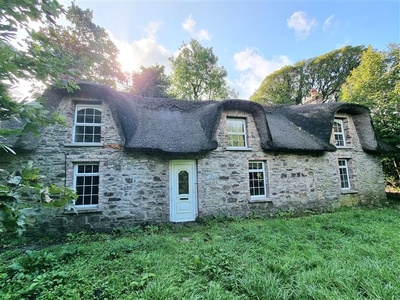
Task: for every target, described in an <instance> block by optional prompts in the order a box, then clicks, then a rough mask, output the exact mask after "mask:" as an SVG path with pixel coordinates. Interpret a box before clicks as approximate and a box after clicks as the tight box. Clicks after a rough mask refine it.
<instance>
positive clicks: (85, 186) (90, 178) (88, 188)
mask: <svg viewBox="0 0 400 300" xmlns="http://www.w3.org/2000/svg"><path fill="white" fill-rule="evenodd" d="M74 188H75V191H76V194H77V195H78V200H76V202H75V205H82V206H83V205H84V206H86V207H90V206H95V205H97V204H98V203H99V164H98V163H82V164H76V165H75V166H74Z"/></svg>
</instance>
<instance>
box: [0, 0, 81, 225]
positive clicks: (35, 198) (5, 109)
mask: <svg viewBox="0 0 400 300" xmlns="http://www.w3.org/2000/svg"><path fill="white" fill-rule="evenodd" d="M62 13H64V10H63V9H62V7H61V6H60V4H59V3H58V2H57V1H56V0H31V1H24V0H13V1H2V2H1V3H0V122H5V121H7V120H8V119H19V120H21V122H20V126H19V128H14V129H12V130H10V129H6V128H4V127H3V126H1V127H0V138H1V137H5V136H9V135H19V134H22V132H23V131H24V130H29V131H31V132H34V133H35V132H38V129H39V127H40V126H41V125H45V124H50V123H54V122H61V119H60V118H59V117H58V116H57V115H54V114H49V112H48V111H47V110H45V109H44V107H43V105H42V104H41V101H36V102H29V103H26V102H23V101H19V102H18V101H15V99H14V98H13V96H12V94H11V93H10V88H12V87H13V86H15V85H16V84H18V82H19V81H20V80H21V79H30V80H40V81H41V82H43V83H45V84H52V83H55V82H57V81H58V79H59V75H60V74H69V70H68V69H65V68H64V67H65V65H66V64H65V61H64V60H63V59H61V58H60V57H58V56H56V55H53V54H54V53H52V52H51V51H49V49H51V47H49V46H50V45H47V44H46V43H42V44H38V43H36V42H35V33H34V32H33V31H32V30H31V29H30V22H34V21H36V22H40V23H42V24H45V25H46V26H52V25H53V24H54V23H55V19H56V18H57V17H58V16H59V15H60V14H62ZM18 30H25V31H26V32H27V33H28V37H27V39H26V40H25V42H26V47H25V48H24V47H19V46H18V40H17V36H16V33H17V32H18ZM66 86H67V87H69V88H74V87H75V86H74V85H66ZM0 148H1V149H0V150H5V151H7V152H12V153H14V154H15V152H14V151H13V149H11V147H9V146H8V145H6V144H3V143H2V142H1V141H0ZM41 179H42V176H40V175H39V174H38V170H37V168H35V167H34V166H33V165H32V164H31V163H30V164H28V165H27V166H25V167H23V168H22V169H21V170H17V171H14V172H13V171H10V170H2V169H0V223H1V224H3V226H4V227H5V228H6V229H11V230H16V231H17V232H18V233H21V232H22V230H23V229H24V227H25V221H24V213H23V211H22V208H24V207H26V205H27V202H26V201H28V202H29V203H30V204H28V205H32V204H34V203H42V202H48V201H51V200H52V197H53V196H52V194H56V195H58V197H59V200H60V201H59V202H57V204H61V203H64V201H65V200H71V198H73V197H74V193H72V192H71V191H70V190H69V189H64V188H58V187H55V186H46V185H44V184H43V183H41V182H40V180H41ZM64 196H65V197H64ZM53 204H55V203H53ZM1 229H2V228H1V226H0V231H1Z"/></svg>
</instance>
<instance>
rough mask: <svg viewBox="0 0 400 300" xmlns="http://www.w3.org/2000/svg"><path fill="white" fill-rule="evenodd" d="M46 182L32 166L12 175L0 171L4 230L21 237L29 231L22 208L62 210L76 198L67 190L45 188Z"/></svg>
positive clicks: (0, 215) (0, 209)
mask: <svg viewBox="0 0 400 300" xmlns="http://www.w3.org/2000/svg"><path fill="white" fill-rule="evenodd" d="M43 179H44V176H41V175H40V174H39V170H38V169H37V168H34V167H33V163H32V162H29V163H28V164H27V165H26V166H23V167H22V169H21V170H18V171H14V172H12V173H8V172H7V171H6V170H2V169H0V224H2V225H3V226H4V228H5V229H7V230H12V231H16V232H17V233H18V234H19V235H21V234H22V232H23V231H24V230H25V227H26V221H25V214H24V212H23V208H26V207H35V206H38V205H45V206H61V207H62V206H64V205H65V204H66V203H67V202H71V201H72V199H76V198H77V196H76V194H75V193H74V192H73V191H71V190H70V189H68V188H61V187H57V186H56V185H50V186H46V185H45V184H44V183H43V182H42V180H43ZM0 232H1V227H0Z"/></svg>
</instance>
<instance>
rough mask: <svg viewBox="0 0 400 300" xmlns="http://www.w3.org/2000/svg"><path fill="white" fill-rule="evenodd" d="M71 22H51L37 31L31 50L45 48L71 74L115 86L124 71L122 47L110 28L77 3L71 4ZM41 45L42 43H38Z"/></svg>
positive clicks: (122, 77) (120, 80) (68, 18)
mask: <svg viewBox="0 0 400 300" xmlns="http://www.w3.org/2000/svg"><path fill="white" fill-rule="evenodd" d="M66 18H67V20H68V21H69V22H70V25H68V26H62V25H51V26H46V27H44V28H41V29H40V30H39V31H37V32H35V33H34V34H35V40H36V42H35V43H33V44H32V45H31V47H30V51H31V52H32V53H35V52H36V53H37V54H39V56H38V57H41V56H43V52H44V50H45V51H47V52H50V53H52V54H53V55H55V56H56V57H59V58H60V59H61V60H62V61H63V62H64V65H65V66H64V68H65V69H66V70H68V71H69V76H68V77H69V78H71V79H79V80H83V81H89V82H94V83H101V84H105V85H108V86H111V87H113V88H116V87H117V82H122V81H123V80H124V79H125V75H124V73H123V72H122V70H121V65H120V63H119V61H118V54H119V50H118V48H117V47H116V45H115V44H114V43H113V42H112V41H111V39H110V36H109V34H108V32H107V31H106V30H105V29H104V28H103V27H100V26H98V25H96V24H95V23H93V12H92V11H91V10H89V9H86V10H83V9H81V8H80V7H78V6H77V5H75V4H74V3H72V5H71V6H70V7H69V8H68V10H67V13H66ZM38 46H39V47H38Z"/></svg>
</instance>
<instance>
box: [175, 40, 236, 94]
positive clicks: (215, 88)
mask: <svg viewBox="0 0 400 300" xmlns="http://www.w3.org/2000/svg"><path fill="white" fill-rule="evenodd" d="M169 60H170V62H171V64H172V75H171V91H172V93H173V94H174V96H175V97H178V98H181V99H190V100H204V99H215V100H218V99H226V98H229V97H230V96H233V95H235V92H234V91H233V90H232V89H230V88H229V87H228V86H227V83H226V77H227V75H228V73H227V71H226V70H225V68H224V67H219V66H218V64H217V63H218V57H217V56H216V55H215V54H214V52H213V49H212V48H205V47H203V46H202V45H201V44H200V43H199V42H198V41H196V40H194V39H192V40H191V41H190V43H189V44H185V43H183V44H182V46H181V47H180V48H179V54H178V56H177V57H176V58H175V57H170V59H169Z"/></svg>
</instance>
